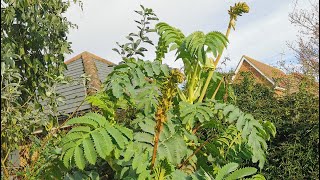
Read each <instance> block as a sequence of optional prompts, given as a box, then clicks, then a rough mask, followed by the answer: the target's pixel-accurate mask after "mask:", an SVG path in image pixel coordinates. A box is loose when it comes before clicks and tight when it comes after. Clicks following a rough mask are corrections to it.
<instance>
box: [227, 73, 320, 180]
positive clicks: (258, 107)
mask: <svg viewBox="0 0 320 180" xmlns="http://www.w3.org/2000/svg"><path fill="white" fill-rule="evenodd" d="M243 75H244V74H243ZM233 88H234V91H235V95H236V97H237V100H236V105H237V106H238V107H241V109H242V110H243V111H245V112H248V113H249V112H250V113H251V114H252V115H253V116H254V117H255V118H257V119H263V120H270V121H272V122H273V123H275V125H276V127H277V135H276V138H275V139H273V140H272V142H271V143H269V154H268V156H267V157H268V162H267V164H266V166H265V167H266V169H265V170H264V174H265V176H266V178H267V179H318V178H319V148H318V146H319V97H318V96H315V95H312V94H310V93H309V92H308V91H306V90H300V91H299V92H297V93H295V94H290V95H285V96H283V97H281V98H276V97H275V96H274V92H273V90H272V89H270V88H268V87H266V86H264V85H261V84H257V83H255V82H254V80H253V79H252V78H251V77H250V76H249V75H244V79H243V81H242V83H241V84H235V85H233Z"/></svg>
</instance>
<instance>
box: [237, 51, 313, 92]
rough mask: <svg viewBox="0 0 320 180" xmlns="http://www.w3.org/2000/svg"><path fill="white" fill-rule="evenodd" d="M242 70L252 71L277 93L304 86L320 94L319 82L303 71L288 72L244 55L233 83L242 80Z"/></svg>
mask: <svg viewBox="0 0 320 180" xmlns="http://www.w3.org/2000/svg"><path fill="white" fill-rule="evenodd" d="M241 72H250V73H251V75H252V76H253V78H254V79H255V81H256V82H258V83H262V84H265V85H267V86H269V87H270V88H273V89H274V90H275V93H276V94H277V95H282V94H283V93H284V92H286V93H288V94H292V93H295V92H298V91H299V89H300V87H302V86H304V88H305V89H307V90H308V92H310V93H312V94H314V95H317V96H319V82H317V81H316V80H315V79H314V78H312V77H307V76H305V75H303V74H301V73H297V72H294V73H290V74H286V73H284V72H283V71H281V70H280V69H278V68H275V67H272V66H270V65H267V64H265V63H262V62H260V61H257V60H255V59H253V58H251V57H248V56H246V55H243V56H242V57H241V59H240V62H239V63H238V66H237V68H236V70H235V73H234V75H233V76H232V82H233V83H239V82H241V80H242V78H243V77H242V76H241Z"/></svg>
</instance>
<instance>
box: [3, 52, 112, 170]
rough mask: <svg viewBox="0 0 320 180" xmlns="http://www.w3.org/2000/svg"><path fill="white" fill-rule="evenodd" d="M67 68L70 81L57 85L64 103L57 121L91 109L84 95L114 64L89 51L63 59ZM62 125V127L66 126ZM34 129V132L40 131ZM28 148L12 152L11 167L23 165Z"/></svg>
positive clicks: (90, 91)
mask: <svg viewBox="0 0 320 180" xmlns="http://www.w3.org/2000/svg"><path fill="white" fill-rule="evenodd" d="M65 64H66V65H67V69H66V70H65V72H64V75H65V76H66V77H68V78H70V79H71V82H70V83H68V84H64V85H59V86H57V93H58V94H60V95H61V96H62V97H64V103H60V104H58V113H59V114H60V115H59V116H58V121H59V122H60V123H62V122H64V120H66V119H67V118H68V117H69V115H71V114H72V113H73V112H75V115H76V116H79V115H82V114H84V113H86V112H88V111H90V110H91V109H92V107H91V105H90V104H89V103H87V102H85V101H84V99H85V97H86V95H88V94H93V93H95V92H96V91H97V90H99V89H100V88H101V84H102V83H103V82H104V80H105V79H106V77H107V75H108V74H109V73H111V72H112V70H113V66H115V65H116V64H114V63H112V62H110V61H108V60H106V59H103V58H101V57H99V56H96V55H94V54H92V53H89V52H86V51H85V52H82V53H80V54H78V55H76V56H75V57H73V58H71V59H69V60H67V61H65ZM84 74H85V75H86V76H87V77H88V79H87V80H88V81H87V82H86V85H85V84H84V83H83V80H84V79H83V75H84ZM66 127H67V126H64V127H62V128H66ZM41 132H42V130H36V131H35V132H33V133H34V134H39V133H41ZM27 149H28V148H26V149H24V148H23V147H22V148H21V149H20V150H16V151H14V152H12V153H11V154H10V156H9V159H10V161H11V163H12V164H13V166H14V167H13V168H18V167H19V166H24V161H25V160H24V155H23V154H24V153H26V152H25V151H26V150H27Z"/></svg>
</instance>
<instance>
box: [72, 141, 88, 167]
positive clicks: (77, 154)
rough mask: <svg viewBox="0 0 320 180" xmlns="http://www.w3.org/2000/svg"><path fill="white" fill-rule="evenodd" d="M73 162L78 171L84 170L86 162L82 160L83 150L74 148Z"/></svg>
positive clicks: (77, 147)
mask: <svg viewBox="0 0 320 180" xmlns="http://www.w3.org/2000/svg"><path fill="white" fill-rule="evenodd" d="M74 160H75V163H76V165H77V167H78V168H79V169H81V170H83V169H84V168H85V166H86V161H85V159H84V155H83V150H82V148H81V147H79V146H76V147H75V149H74Z"/></svg>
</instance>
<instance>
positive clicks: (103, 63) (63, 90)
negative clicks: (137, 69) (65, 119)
mask: <svg viewBox="0 0 320 180" xmlns="http://www.w3.org/2000/svg"><path fill="white" fill-rule="evenodd" d="M65 64H66V65H67V70H65V72H64V75H65V76H66V77H70V78H72V82H71V83H69V84H66V85H60V86H58V87H57V92H58V93H59V94H60V95H62V96H63V97H64V98H65V99H64V103H63V104H59V105H58V111H59V113H60V114H69V113H72V112H73V111H75V110H76V109H77V108H78V106H80V104H81V103H82V102H83V101H84V98H85V97H86V95H87V94H88V93H90V92H91V90H92V91H93V90H94V91H95V90H97V89H99V88H100V86H101V83H102V82H103V81H104V80H105V78H106V77H107V75H108V74H109V73H110V72H111V71H112V70H113V67H112V66H114V65H115V64H114V63H112V62H110V61H108V60H106V59H104V58H101V57H99V56H97V55H94V54H92V53H89V52H87V51H85V52H82V53H80V54H78V55H76V56H75V57H73V58H71V59H69V60H67V61H65ZM83 74H86V75H88V76H90V77H89V78H90V81H89V82H88V85H89V88H87V87H86V86H84V85H83V83H82V77H81V76H82V75H83ZM90 108H91V106H90V105H89V104H88V103H86V102H84V103H82V105H81V106H80V107H79V108H78V111H84V110H86V109H90Z"/></svg>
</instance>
